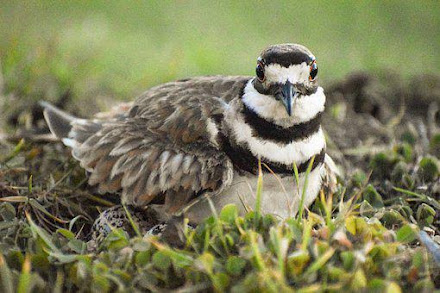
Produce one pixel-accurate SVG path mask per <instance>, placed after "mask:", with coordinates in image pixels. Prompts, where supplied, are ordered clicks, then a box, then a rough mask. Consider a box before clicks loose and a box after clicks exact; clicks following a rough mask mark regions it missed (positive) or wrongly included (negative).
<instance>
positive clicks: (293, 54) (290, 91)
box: [253, 44, 318, 116]
mask: <svg viewBox="0 0 440 293" xmlns="http://www.w3.org/2000/svg"><path fill="white" fill-rule="evenodd" d="M317 75H318V66H317V64H316V59H315V56H313V54H312V53H311V52H310V50H309V49H307V48H306V47H304V46H302V45H298V44H281V45H274V46H270V47H268V48H266V49H265V50H264V51H263V52H261V55H260V57H258V60H257V68H256V77H255V78H254V80H253V86H254V88H255V89H256V90H257V91H258V92H259V93H260V94H263V95H267V96H272V97H273V98H274V99H276V100H277V101H279V102H280V103H282V104H283V105H284V107H285V109H286V111H287V114H288V116H291V115H292V107H294V104H295V100H296V99H300V98H301V97H302V96H306V95H310V94H313V93H314V92H315V91H316V89H317V87H318V85H317V82H316V78H317Z"/></svg>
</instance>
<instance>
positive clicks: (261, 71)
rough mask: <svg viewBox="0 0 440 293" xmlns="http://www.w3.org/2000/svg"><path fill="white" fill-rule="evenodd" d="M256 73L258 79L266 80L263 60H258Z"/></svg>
mask: <svg viewBox="0 0 440 293" xmlns="http://www.w3.org/2000/svg"><path fill="white" fill-rule="evenodd" d="M256 73H257V78H258V80H259V81H260V82H264V80H265V79H266V76H265V75H264V65H263V64H262V63H261V62H258V65H257V69H256Z"/></svg>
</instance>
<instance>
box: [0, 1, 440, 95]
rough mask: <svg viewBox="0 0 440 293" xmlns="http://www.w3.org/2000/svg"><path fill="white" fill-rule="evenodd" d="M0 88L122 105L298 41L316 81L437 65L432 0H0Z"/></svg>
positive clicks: (438, 20)
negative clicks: (309, 55) (310, 57)
mask: <svg viewBox="0 0 440 293" xmlns="http://www.w3.org/2000/svg"><path fill="white" fill-rule="evenodd" d="M0 19H1V21H0V58H1V66H2V72H3V79H4V84H5V92H6V93H14V95H16V96H17V97H21V98H31V99H35V100H37V99H46V100H56V99H57V98H58V97H59V96H60V95H62V94H63V93H65V92H66V91H69V92H70V93H71V94H72V96H73V97H75V98H78V99H80V100H82V99H92V98H93V99H96V97H98V98H99V97H100V96H105V97H112V98H115V99H127V100H128V99H132V98H133V96H134V95H137V94H139V93H140V92H142V91H144V90H145V89H146V88H148V87H150V86H153V85H155V84H158V83H162V82H166V81H169V80H173V79H177V78H182V77H187V76H195V75H207V74H209V75H213V74H225V75H241V74H243V75H253V74H254V68H255V60H256V58H257V56H258V54H259V52H260V51H261V50H262V49H263V48H264V47H266V46H267V45H270V44H275V43H283V42H296V43H301V44H304V45H306V46H307V47H308V48H309V49H311V50H312V52H314V54H315V55H316V57H317V60H318V64H319V68H320V73H319V77H320V79H321V81H323V82H324V83H328V82H330V81H333V80H336V79H340V78H342V77H343V76H344V75H346V74H347V73H349V72H352V71H354V70H367V71H370V72H379V71H382V72H383V71H384V70H385V72H387V73H388V74H390V75H392V74H396V73H398V74H401V75H402V76H404V77H408V76H410V75H414V74H418V73H436V72H437V69H438V68H440V53H439V50H440V1H182V0H181V1H2V3H1V7H0Z"/></svg>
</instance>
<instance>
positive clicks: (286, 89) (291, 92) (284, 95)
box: [276, 81, 297, 116]
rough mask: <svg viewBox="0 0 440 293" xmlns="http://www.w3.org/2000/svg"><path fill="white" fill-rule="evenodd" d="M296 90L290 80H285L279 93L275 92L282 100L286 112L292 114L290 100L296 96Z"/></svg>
mask: <svg viewBox="0 0 440 293" xmlns="http://www.w3.org/2000/svg"><path fill="white" fill-rule="evenodd" d="M296 95H297V92H296V91H295V88H294V87H293V84H291V83H290V81H287V82H286V83H285V84H284V85H283V88H282V91H281V93H279V94H277V96H276V98H277V99H278V100H281V102H283V105H284V107H285V108H286V111H287V114H288V115H289V116H292V101H293V100H294V99H295V98H296Z"/></svg>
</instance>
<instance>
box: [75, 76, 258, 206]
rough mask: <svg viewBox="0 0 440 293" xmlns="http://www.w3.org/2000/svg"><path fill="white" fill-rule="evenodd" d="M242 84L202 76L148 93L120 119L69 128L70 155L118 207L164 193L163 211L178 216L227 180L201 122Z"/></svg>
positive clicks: (225, 165) (223, 162)
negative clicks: (117, 197) (113, 195)
mask: <svg viewBox="0 0 440 293" xmlns="http://www.w3.org/2000/svg"><path fill="white" fill-rule="evenodd" d="M247 80H249V78H246V77H224V78H221V77H218V76H216V77H203V78H196V79H191V80H190V81H191V83H189V82H187V81H177V82H171V83H167V84H164V85H161V86H158V87H155V88H152V89H150V90H149V91H147V92H146V93H144V94H143V95H141V96H140V97H139V98H138V99H137V100H136V101H135V102H134V103H133V106H132V107H131V109H129V110H128V111H127V113H126V115H124V114H123V113H121V111H120V110H119V111H115V112H114V113H115V116H114V118H111V119H109V115H106V116H104V117H106V120H99V119H95V120H80V121H79V122H77V123H74V124H73V128H72V131H71V139H73V140H74V141H75V142H76V144H75V145H74V147H73V151H72V153H73V156H74V157H75V158H77V159H78V160H79V161H80V162H81V165H82V166H83V167H84V168H85V169H86V170H88V171H90V172H91V175H90V179H89V184H91V185H97V186H98V190H99V191H100V192H101V193H106V192H118V191H122V200H123V202H124V203H126V204H132V205H135V206H144V205H146V204H148V203H149V202H151V201H152V200H154V199H155V198H156V197H157V196H160V195H163V194H164V193H165V194H166V198H165V203H166V205H167V206H168V207H173V209H174V210H177V209H179V208H181V207H183V206H184V205H185V204H187V203H188V201H189V200H191V199H192V198H193V197H194V195H197V194H198V193H200V191H220V190H222V189H223V187H224V186H226V185H227V184H228V182H229V181H230V177H231V176H230V173H231V170H232V168H233V167H232V163H231V161H230V160H229V158H228V157H227V156H226V154H225V153H223V152H219V149H218V147H217V146H216V145H215V144H213V143H211V140H210V139H211V137H210V133H209V132H208V131H207V123H208V119H213V118H212V117H216V116H219V115H223V112H224V110H225V107H227V103H228V102H229V101H230V100H232V99H233V98H234V97H237V96H238V95H239V93H240V91H241V90H242V88H243V86H244V84H245V83H246V81H247ZM153 100H154V101H153ZM177 195H178V196H177Z"/></svg>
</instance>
